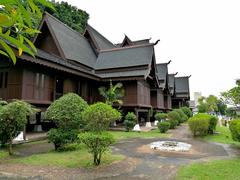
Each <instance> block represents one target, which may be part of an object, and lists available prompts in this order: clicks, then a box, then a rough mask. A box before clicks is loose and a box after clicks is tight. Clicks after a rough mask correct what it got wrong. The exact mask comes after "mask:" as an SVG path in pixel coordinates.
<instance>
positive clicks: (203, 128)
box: [188, 116, 209, 136]
mask: <svg viewBox="0 0 240 180" xmlns="http://www.w3.org/2000/svg"><path fill="white" fill-rule="evenodd" d="M188 125H189V129H190V130H191V132H192V133H193V136H204V135H207V133H208V128H209V119H208V118H204V117H195V116H194V117H191V118H189V119H188Z"/></svg>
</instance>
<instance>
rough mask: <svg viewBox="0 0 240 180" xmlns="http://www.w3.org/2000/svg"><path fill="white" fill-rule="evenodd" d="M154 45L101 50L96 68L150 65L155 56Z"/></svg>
mask: <svg viewBox="0 0 240 180" xmlns="http://www.w3.org/2000/svg"><path fill="white" fill-rule="evenodd" d="M153 52H154V51H153V45H147V46H134V47H125V48H116V49H112V50H109V51H102V52H100V54H99V56H98V58H97V63H96V65H95V69H96V70H101V69H111V68H124V67H133V66H142V65H149V64H150V63H151V61H152V58H153Z"/></svg>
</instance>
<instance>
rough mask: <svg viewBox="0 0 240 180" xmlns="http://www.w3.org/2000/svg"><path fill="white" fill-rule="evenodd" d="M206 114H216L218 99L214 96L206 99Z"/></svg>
mask: <svg viewBox="0 0 240 180" xmlns="http://www.w3.org/2000/svg"><path fill="white" fill-rule="evenodd" d="M206 103H207V107H208V112H218V106H217V103H218V98H217V97H216V96H214V95H210V96H208V97H207V98H206Z"/></svg>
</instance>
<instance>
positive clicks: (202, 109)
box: [197, 103, 207, 113]
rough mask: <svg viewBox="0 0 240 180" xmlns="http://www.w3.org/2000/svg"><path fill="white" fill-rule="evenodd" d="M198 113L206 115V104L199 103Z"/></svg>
mask: <svg viewBox="0 0 240 180" xmlns="http://www.w3.org/2000/svg"><path fill="white" fill-rule="evenodd" d="M197 108H198V112H199V113H206V112H207V104H206V103H200V104H199V105H198V106H197Z"/></svg>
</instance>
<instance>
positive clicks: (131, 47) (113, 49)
mask: <svg viewBox="0 0 240 180" xmlns="http://www.w3.org/2000/svg"><path fill="white" fill-rule="evenodd" d="M153 45H154V43H149V44H141V45H134V46H126V47H116V48H112V49H106V50H101V51H100V53H104V52H112V51H119V50H125V49H134V48H141V47H148V46H153Z"/></svg>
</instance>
